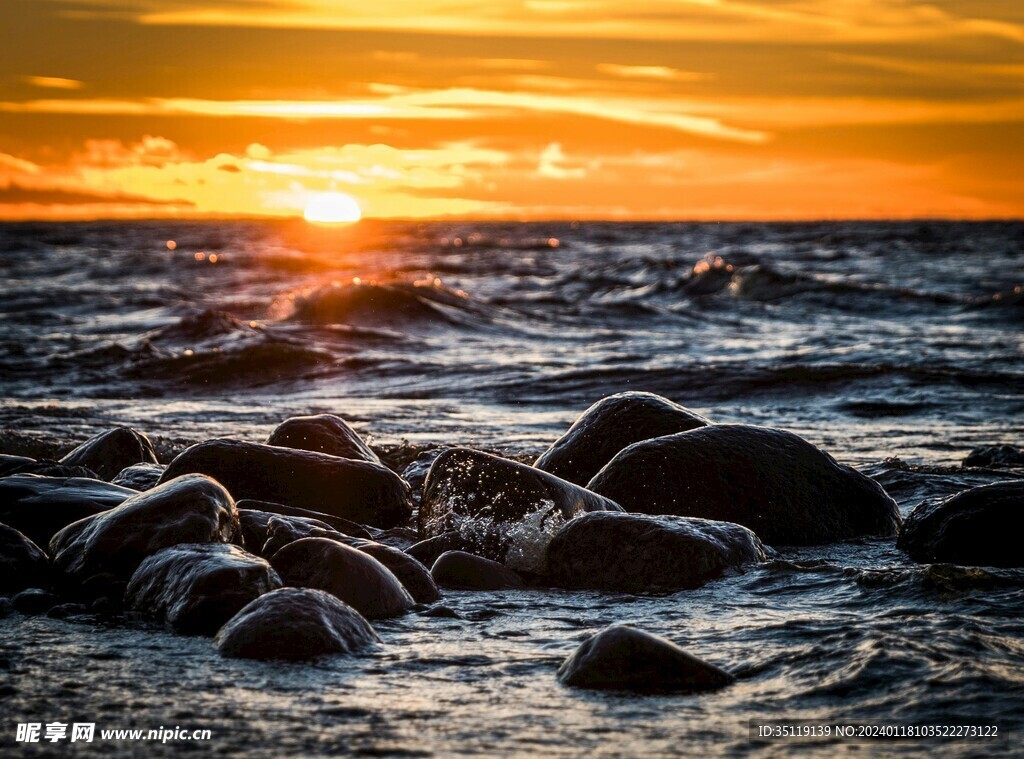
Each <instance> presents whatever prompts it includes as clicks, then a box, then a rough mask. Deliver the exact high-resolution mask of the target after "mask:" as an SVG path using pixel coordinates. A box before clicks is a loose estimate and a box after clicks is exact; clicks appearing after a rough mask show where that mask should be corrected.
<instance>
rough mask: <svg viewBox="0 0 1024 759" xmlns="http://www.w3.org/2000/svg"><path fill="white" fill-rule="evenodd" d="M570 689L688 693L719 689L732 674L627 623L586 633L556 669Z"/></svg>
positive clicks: (732, 678)
mask: <svg viewBox="0 0 1024 759" xmlns="http://www.w3.org/2000/svg"><path fill="white" fill-rule="evenodd" d="M558 679H559V680H560V681H561V682H562V684H563V685H568V686H569V687H571V688H589V689H599V690H629V691H634V692H639V693H693V692H696V691H707V690H713V689H716V688H722V687H724V686H726V685H729V684H730V683H731V682H733V681H734V680H735V678H734V677H733V676H732V675H730V674H729V673H728V672H726V671H725V670H723V669H719V668H718V667H716V666H715V665H713V664H708V663H707V662H705V661H701V660H700V659H698V658H697V657H695V656H692V655H690V654H688V653H687V652H686V651H684V650H683V649H682V648H680V647H679V646H677V645H676V644H675V643H673V642H671V641H669V640H666V639H665V638H661V637H659V636H657V635H651V634H650V633H648V632H644V631H643V630H637V629H636V628H635V627H630V626H628V625H612V626H610V627H606V628H605V629H604V630H602V631H601V632H599V633H597V634H596V635H593V636H591V637H589V638H587V639H586V640H585V641H583V643H581V644H580V647H579V648H577V649H576V650H575V651H574V652H573V653H572V655H570V656H569V658H568V659H566V660H565V661H564V662H563V663H562V666H561V667H559V668H558Z"/></svg>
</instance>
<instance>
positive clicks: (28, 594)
mask: <svg viewBox="0 0 1024 759" xmlns="http://www.w3.org/2000/svg"><path fill="white" fill-rule="evenodd" d="M59 602H60V599H59V598H58V597H57V596H55V595H54V594H53V593H51V592H49V591H48V590H43V589H42V588H29V589H28V590H23V591H21V592H20V593H18V594H17V595H16V596H15V597H14V598H12V599H11V603H12V604H13V605H14V610H15V611H20V612H21V613H22V614H45V613H46V612H48V611H49V610H50V609H52V608H53V607H54V606H56V605H57V604H58V603H59Z"/></svg>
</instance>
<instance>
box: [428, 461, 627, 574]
mask: <svg viewBox="0 0 1024 759" xmlns="http://www.w3.org/2000/svg"><path fill="white" fill-rule="evenodd" d="M590 511H621V509H620V508H619V506H618V504H616V503H613V502H612V501H610V500H608V499H607V498H602V497H601V496H599V495H597V494H595V493H591V492H590V491H589V490H584V489H583V488H581V487H579V486H578V485H573V484H572V483H570V482H566V481H565V480H561V479H559V478H558V477H555V476H554V475H552V474H548V473H547V472H542V471H541V470H539V469H535V468H533V467H531V466H527V465H526V464H519V463H517V462H515V461H509V460H508V459H503V458H499V457H497V456H492V455H490V454H488V453H482V452H480V451H473V450H470V449H468V448H452V449H450V450H447V451H445V452H444V453H442V454H441V455H440V456H438V458H437V461H435V462H434V465H433V466H432V467H431V468H430V474H429V476H428V477H427V483H426V486H425V488H424V490H423V502H422V503H421V504H420V515H419V521H420V534H421V535H422V536H423V537H425V538H429V537H435V536H437V535H442V534H444V533H446V532H457V533H459V534H460V535H461V536H462V537H463V538H464V539H466V540H467V541H470V543H471V545H472V548H473V553H476V554H478V555H480V556H484V557H486V558H489V559H493V560H495V561H500V562H502V563H503V564H507V565H509V566H511V567H513V568H514V569H522V570H524V571H535V569H536V566H535V565H536V564H537V563H539V561H540V559H541V557H542V554H543V547H544V545H545V544H546V541H547V540H549V539H550V537H551V535H553V534H554V532H555V531H556V530H557V529H558V527H560V526H561V524H562V523H563V522H565V521H568V520H569V519H572V518H573V517H575V516H579V515H580V514H584V513H586V512H590Z"/></svg>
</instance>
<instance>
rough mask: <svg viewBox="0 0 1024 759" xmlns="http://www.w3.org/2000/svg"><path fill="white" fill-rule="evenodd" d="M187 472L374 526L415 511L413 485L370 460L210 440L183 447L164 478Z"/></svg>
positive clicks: (235, 490)
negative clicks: (410, 488)
mask: <svg viewBox="0 0 1024 759" xmlns="http://www.w3.org/2000/svg"><path fill="white" fill-rule="evenodd" d="M187 472H202V473H203V474H208V475H210V476H211V477H213V478H215V479H216V480H217V481H218V482H220V483H221V484H223V485H224V487H226V488H227V489H228V490H229V491H230V492H231V493H232V494H233V495H234V496H235V497H237V498H240V499H242V498H250V499H258V500H266V501H273V502H275V503H282V504H285V505H287V506H295V507H298V508H300V509H309V510H311V511H322V512H324V513H327V514H332V515H334V516H338V517H342V518H343V519H349V520H351V521H354V522H357V523H359V524H369V525H373V526H374V527H385V528H386V527H394V526H395V525H397V524H400V523H402V522H403V521H405V520H406V519H408V518H409V516H410V514H411V513H412V498H411V495H410V492H409V486H408V485H407V484H406V483H405V482H404V481H403V480H402V478H401V477H399V476H398V475H397V474H395V473H394V472H392V471H391V470H390V469H388V468H387V467H384V466H381V465H380V464H372V463H370V462H369V461H353V460H352V459H342V458H338V457H337V456H329V455H327V454H325V453H313V452H311V451H296V450H292V449H291V448H278V447H276V446H272V445H260V444H258V443H243V442H240V441H238V440H210V441H208V442H205V443H199V444H198V445H193V446H192V447H190V448H187V449H186V450H185V451H183V452H182V453H181V454H180V455H179V456H178V457H177V458H175V459H174V461H172V462H171V464H170V466H168V467H167V471H166V472H164V475H163V477H162V478H161V482H166V481H167V480H170V479H173V478H175V477H178V476H180V475H182V474H185V473H187ZM263 510H264V511H266V510H267V509H263Z"/></svg>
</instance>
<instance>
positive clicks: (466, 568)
mask: <svg viewBox="0 0 1024 759" xmlns="http://www.w3.org/2000/svg"><path fill="white" fill-rule="evenodd" d="M430 574H431V575H432V576H433V578H434V581H435V582H436V583H437V584H438V585H441V586H444V587H446V588H455V589H458V590H508V589H511V588H521V587H523V585H524V584H525V583H523V578H522V577H520V576H519V575H518V574H517V573H516V572H514V571H513V570H511V569H509V568H508V567H506V566H505V565H504V564H499V563H498V562H496V561H491V560H490V559H485V558H483V557H482V556H474V555H473V554H471V553H466V552H465V551H446V552H445V553H443V554H441V555H440V556H438V557H437V561H435V562H434V566H432V567H431V568H430Z"/></svg>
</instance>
